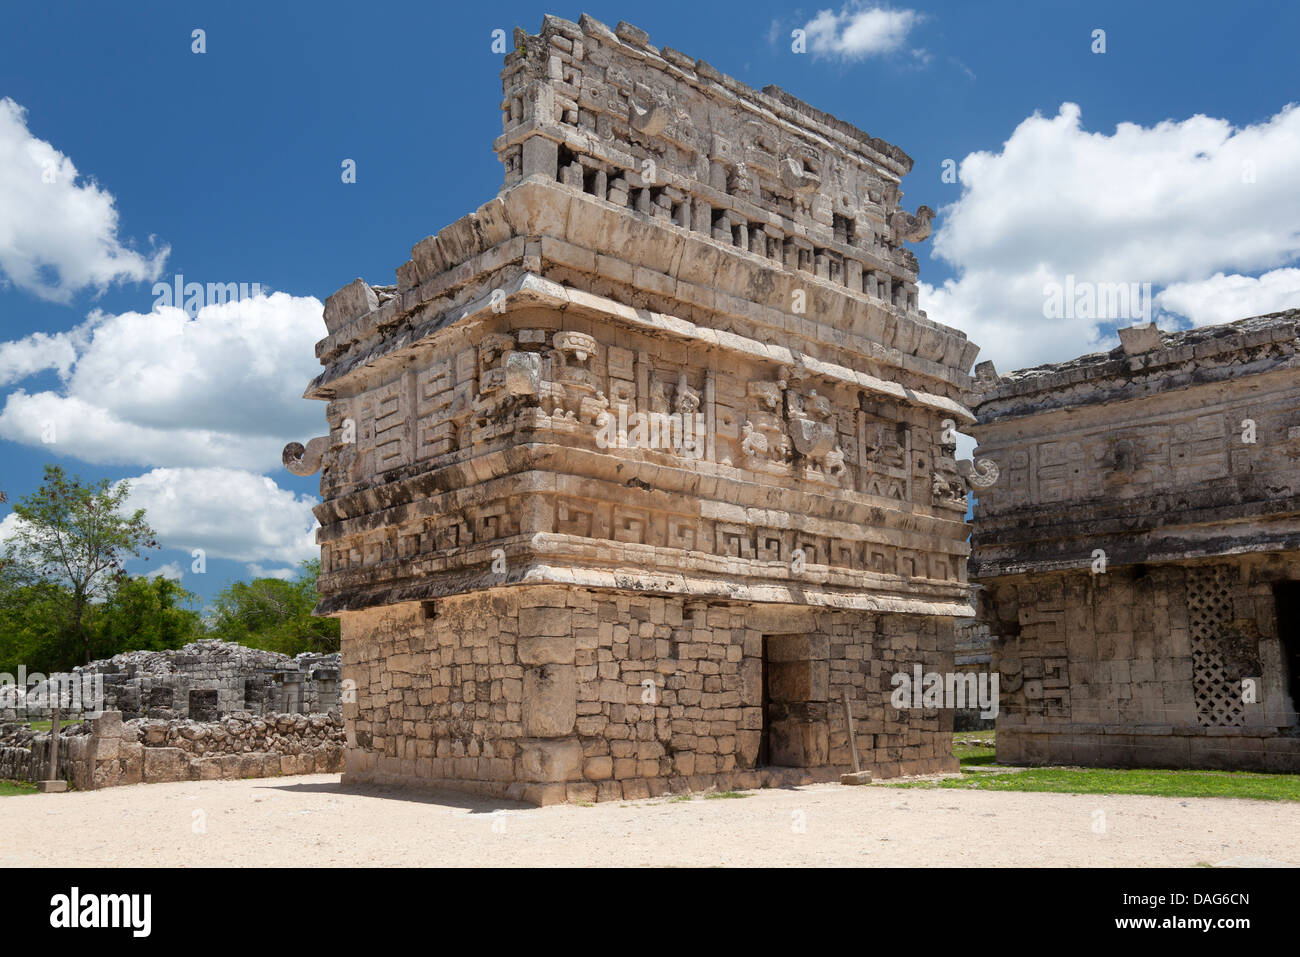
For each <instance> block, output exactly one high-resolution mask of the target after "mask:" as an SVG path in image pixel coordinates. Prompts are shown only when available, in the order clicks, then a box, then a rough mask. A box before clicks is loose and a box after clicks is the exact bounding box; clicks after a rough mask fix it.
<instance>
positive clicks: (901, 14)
mask: <svg viewBox="0 0 1300 957" xmlns="http://www.w3.org/2000/svg"><path fill="white" fill-rule="evenodd" d="M920 20H921V15H920V14H919V13H917V12H916V11H915V10H888V9H885V8H883V7H866V6H863V5H861V4H858V3H849V4H845V5H844V6H843V7H841V8H840V9H839V12H836V11H834V10H820V11H818V13H817V16H815V17H813V18H812V19H811V20H809V21H808V22H807V23H805V24H804V25H803V30H804V32H805V33H806V34H807V38H808V49H809V51H810V52H811V53H812V55H813V56H833V57H838V58H840V59H844V60H863V59H866V58H868V57H873V56H883V55H884V54H886V53H893V52H894V51H895V50H899V49H901V48H902V47H903V45H904V44H905V43H906V42H907V35H908V33H910V32H911V30H912V27H914V26H916V24H917V23H918V22H920Z"/></svg>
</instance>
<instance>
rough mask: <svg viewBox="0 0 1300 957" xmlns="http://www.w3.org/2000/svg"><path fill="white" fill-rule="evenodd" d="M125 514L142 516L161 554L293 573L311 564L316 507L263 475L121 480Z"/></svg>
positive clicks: (168, 474) (200, 473)
mask: <svg viewBox="0 0 1300 957" xmlns="http://www.w3.org/2000/svg"><path fill="white" fill-rule="evenodd" d="M128 481H129V483H130V487H131V492H130V496H129V498H128V500H127V504H126V506H125V508H126V509H136V508H143V509H144V510H145V517H146V519H147V520H148V522H149V524H150V525H151V526H152V527H153V528H154V530H155V531H156V532H157V533H158V541H159V543H160V544H161V545H162V546H163V547H164V548H178V549H182V550H184V551H187V552H193V550H194V549H202V550H203V555H204V557H205V558H206V559H213V558H228V559H233V560H235V561H242V562H264V563H268V564H275V565H290V566H293V565H297V563H298V562H300V561H303V560H305V559H308V558H317V557H319V555H320V550H319V548H318V547H317V545H316V537H315V534H316V531H315V530H316V526H317V522H316V516H314V515H313V514H312V511H311V510H312V506H314V505H317V504H319V499H316V498H313V497H312V496H310V495H295V494H294V493H293V492H292V491H290V490H288V489H282V488H280V487H279V486H278V485H276V483H275V482H274V481H273V480H272V479H270V478H267V477H266V476H265V475H256V474H254V473H252V472H247V471H243V470H240V469H229V468H178V469H154V470H152V471H150V472H146V473H145V474H144V475H140V476H137V477H136V478H131V479H128Z"/></svg>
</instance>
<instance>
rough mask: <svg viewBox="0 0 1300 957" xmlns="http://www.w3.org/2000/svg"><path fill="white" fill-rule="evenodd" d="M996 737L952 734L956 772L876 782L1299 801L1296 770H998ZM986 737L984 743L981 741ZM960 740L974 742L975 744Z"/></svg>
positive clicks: (987, 733) (982, 733) (906, 785)
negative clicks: (956, 775) (957, 775)
mask: <svg viewBox="0 0 1300 957" xmlns="http://www.w3.org/2000/svg"><path fill="white" fill-rule="evenodd" d="M996 740H997V738H996V736H995V734H994V733H993V732H991V731H963V732H960V733H958V734H954V735H953V753H954V754H955V755H956V756H957V759H958V761H960V762H961V768H962V775H961V777H960V778H946V779H944V780H938V781H907V782H902V783H899V784H890V783H889V782H887V781H886V782H882V783H883V784H884V785H885V786H886V787H896V788H949V789H959V790H960V789H968V790H979V791H1055V792H1059V793H1064V794H1151V795H1156V796H1158V797H1231V798H1253V799H1255V800H1259V801H1300V774H1259V773H1253V772H1248V771H1193V770H1183V771H1168V770H1156V769H1147V768H1132V769H1124V768H1065V767H1049V768H1026V769H1024V770H1015V771H1012V770H1007V771H999V770H998V766H997V765H996V764H994V749H993V747H992V746H991V745H992V743H993V742H995V741H996ZM986 741H987V742H989V744H988V745H984V744H983V742H986ZM963 742H979V743H978V744H972V743H963Z"/></svg>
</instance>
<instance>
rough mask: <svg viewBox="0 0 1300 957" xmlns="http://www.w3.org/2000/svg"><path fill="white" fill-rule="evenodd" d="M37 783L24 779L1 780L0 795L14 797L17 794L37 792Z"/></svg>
mask: <svg viewBox="0 0 1300 957" xmlns="http://www.w3.org/2000/svg"><path fill="white" fill-rule="evenodd" d="M35 793H36V785H35V784H26V783H24V782H22V781H0V797H13V796H14V795H15V794H35Z"/></svg>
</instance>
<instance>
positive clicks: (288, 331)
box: [0, 292, 324, 471]
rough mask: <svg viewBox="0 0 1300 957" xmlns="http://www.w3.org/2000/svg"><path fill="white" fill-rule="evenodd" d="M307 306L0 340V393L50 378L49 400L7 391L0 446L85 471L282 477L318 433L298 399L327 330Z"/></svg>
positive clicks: (165, 309)
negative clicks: (289, 449) (37, 376)
mask: <svg viewBox="0 0 1300 957" xmlns="http://www.w3.org/2000/svg"><path fill="white" fill-rule="evenodd" d="M320 316H321V303H320V301H319V300H317V299H315V298H312V297H297V296H289V295H286V294H285V293H279V292H277V293H273V294H271V295H270V296H266V295H258V296H255V297H251V298H247V299H240V300H233V301H231V302H225V303H219V304H215V305H209V306H205V307H204V308H202V309H201V310H200V311H199V313H198V316H197V318H194V319H191V318H190V317H189V316H188V315H186V313H185V312H184V311H183V310H182V309H178V308H174V307H171V306H157V307H155V308H154V309H153V311H151V312H148V313H137V312H126V313H121V314H120V315H108V314H103V313H96V314H93V315H92V316H91V317H90V318H89V319H88V320H87V321H86V322H85V323H84V324H82V325H81V326H78V327H77V328H76V329H74V330H73V331H72V332H70V333H66V334H58V335H53V336H48V335H45V334H43V333H37V334H35V335H31V336H27V337H26V338H24V339H20V340H15V341H12V342H0V383H3V382H5V381H10V382H12V381H15V380H21V379H22V378H23V377H25V376H26V375H30V374H32V373H33V372H37V371H41V370H43V369H54V370H56V371H57V372H58V373H59V375H60V377H61V379H62V383H61V387H60V388H59V389H57V390H54V391H41V392H34V393H28V392H27V391H25V390H23V389H18V390H16V391H14V392H12V393H10V394H9V395H8V396H7V397H6V399H5V402H4V407H3V409H2V410H0V438H3V439H9V440H11V441H15V442H21V443H24V444H27V445H32V446H44V447H46V448H50V450H51V451H57V452H59V453H61V454H66V455H70V456H72V457H75V458H78V459H81V460H83V461H86V462H93V463H97V464H116V465H145V466H154V465H157V466H192V467H194V466H216V465H224V466H232V467H237V468H244V469H253V470H258V471H262V470H266V471H269V470H272V469H278V468H280V451H281V449H282V448H283V447H284V444H285V443H286V442H289V441H295V440H297V441H302V440H304V439H305V438H309V437H310V436H312V435H316V434H318V433H320V432H322V431H323V430H324V408H323V406H322V405H321V404H320V403H316V402H309V401H306V400H304V399H303V398H302V391H303V389H304V388H305V387H306V385H307V383H308V382H309V381H310V380H311V378H312V376H314V375H315V374H316V373H317V372H319V371H320V366H319V364H318V362H317V360H316V358H315V353H314V345H315V342H316V340H317V339H319V338H320V336H321V334H322V332H323V329H324V326H323V324H322V323H321V318H320Z"/></svg>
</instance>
